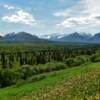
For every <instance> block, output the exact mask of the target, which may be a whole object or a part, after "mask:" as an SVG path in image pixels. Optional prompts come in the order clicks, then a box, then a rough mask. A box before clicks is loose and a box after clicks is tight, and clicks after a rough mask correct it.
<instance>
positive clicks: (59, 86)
mask: <svg viewBox="0 0 100 100" xmlns="http://www.w3.org/2000/svg"><path fill="white" fill-rule="evenodd" d="M99 66H100V62H98V63H91V64H85V65H81V67H75V68H71V69H65V70H62V71H58V72H51V73H49V74H42V75H41V77H43V76H44V75H45V78H44V79H42V80H40V81H36V82H32V81H31V82H29V83H21V84H19V85H15V86H11V87H8V88H4V89H0V99H1V100H16V99H17V100H18V99H19V100H52V99H53V98H54V97H55V99H54V100H62V99H64V98H65V99H64V100H66V99H67V98H73V99H75V98H77V97H78V98H83V96H85V98H91V96H92V98H99V96H100V94H99V91H98V90H100V87H99V86H100V81H99V80H98V79H100V72H99V69H100V68H99ZM39 77H40V76H39ZM94 84H95V85H94ZM90 87H91V88H90ZM81 89H82V90H84V92H83V91H81ZM67 91H68V92H67ZM72 91H74V92H72ZM70 93H71V97H70V96H69V94H70ZM76 93H77V94H76ZM83 93H84V94H83ZM85 93H87V95H85ZM76 100H77V99H76ZM91 100H94V99H91ZM96 100H99V99H96Z"/></svg>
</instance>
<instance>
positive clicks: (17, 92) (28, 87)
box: [0, 62, 100, 100]
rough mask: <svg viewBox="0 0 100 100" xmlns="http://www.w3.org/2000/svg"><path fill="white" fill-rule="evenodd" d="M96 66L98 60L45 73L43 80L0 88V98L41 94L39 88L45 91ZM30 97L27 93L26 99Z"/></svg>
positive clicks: (1, 99)
mask: <svg viewBox="0 0 100 100" xmlns="http://www.w3.org/2000/svg"><path fill="white" fill-rule="evenodd" d="M98 67H100V62H99V63H92V64H86V65H82V66H81V67H75V68H71V69H65V70H62V71H58V72H52V73H49V74H47V75H46V78H45V79H44V80H41V81H38V82H34V83H28V84H23V85H21V86H11V87H8V88H4V89H0V100H15V99H17V100H18V99H19V98H21V97H22V100H24V99H25V98H24V97H23V96H24V95H28V94H30V93H31V92H32V93H40V94H41V92H42V91H41V90H44V91H45V90H46V89H47V88H52V87H56V86H58V85H59V83H60V82H62V81H64V80H69V79H71V78H72V77H74V76H77V75H81V74H83V73H88V72H91V71H94V70H96V69H97V68H98ZM27 97H28V96H27ZM30 97H31V95H29V98H28V100H31V99H30ZM25 100H27V99H25ZM33 100H34V99H33ZM40 100H41V99H40ZM50 100H51V99H50Z"/></svg>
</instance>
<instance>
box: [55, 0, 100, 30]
mask: <svg viewBox="0 0 100 100" xmlns="http://www.w3.org/2000/svg"><path fill="white" fill-rule="evenodd" d="M54 15H55V16H56V17H64V20H63V21H62V22H61V23H59V24H57V26H60V27H61V26H62V27H63V28H72V27H83V28H85V27H86V28H87V27H97V26H100V1H99V0H81V1H79V2H78V3H77V4H76V5H74V6H73V7H70V8H68V9H66V10H64V11H60V12H56V13H54ZM65 17H66V19H65Z"/></svg>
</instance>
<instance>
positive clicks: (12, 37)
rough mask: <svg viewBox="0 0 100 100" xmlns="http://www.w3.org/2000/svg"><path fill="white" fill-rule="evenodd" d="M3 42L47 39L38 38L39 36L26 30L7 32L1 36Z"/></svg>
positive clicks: (43, 40)
mask: <svg viewBox="0 0 100 100" xmlns="http://www.w3.org/2000/svg"><path fill="white" fill-rule="evenodd" d="M1 40H2V41H3V42H45V41H49V40H45V39H40V38H39V37H37V36H35V35H32V34H30V33H27V32H19V33H8V34H7V35H5V36H3V37H1Z"/></svg>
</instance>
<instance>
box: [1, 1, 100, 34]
mask: <svg viewBox="0 0 100 100" xmlns="http://www.w3.org/2000/svg"><path fill="white" fill-rule="evenodd" d="M99 5H100V1H99V0H0V34H1V35H4V34H7V33H10V32H19V31H26V32H30V33H32V34H41V35H43V34H52V33H61V34H63V33H66V34H69V33H71V32H75V31H78V32H87V33H92V34H94V33H96V32H100V7H99Z"/></svg>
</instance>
